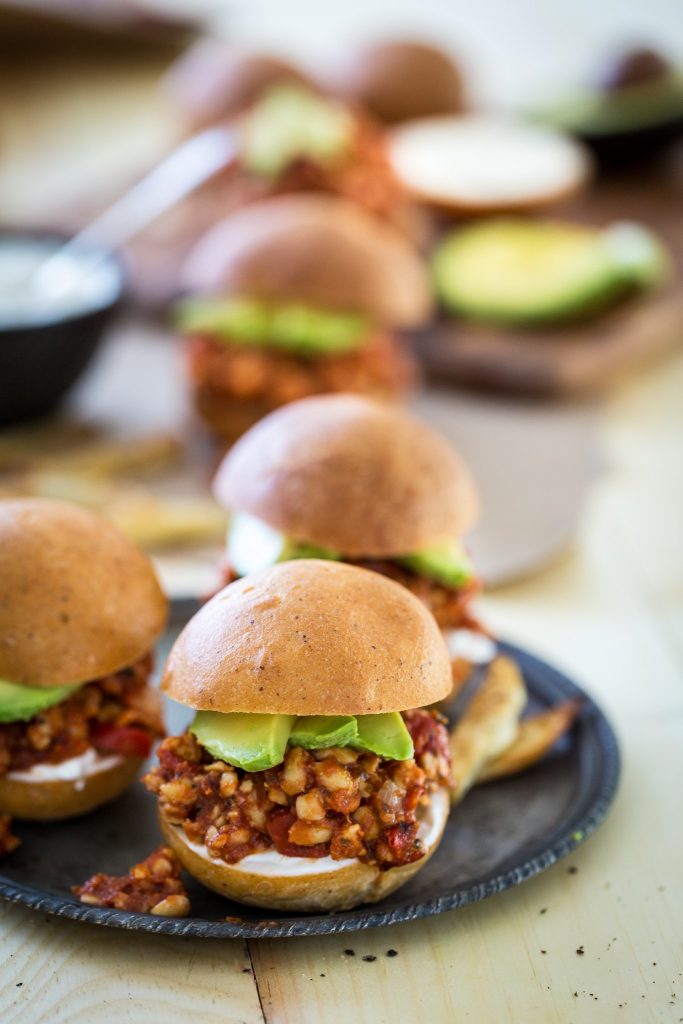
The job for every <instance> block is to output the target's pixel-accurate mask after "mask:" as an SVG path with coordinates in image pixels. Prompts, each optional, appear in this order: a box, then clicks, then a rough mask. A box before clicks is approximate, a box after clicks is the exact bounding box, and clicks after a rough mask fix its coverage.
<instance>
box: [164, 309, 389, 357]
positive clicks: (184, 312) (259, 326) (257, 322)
mask: <svg viewBox="0 0 683 1024" xmlns="http://www.w3.org/2000/svg"><path fill="white" fill-rule="evenodd" d="M175 319H176V322H177V324H178V327H179V329H180V330H181V331H184V332H186V333H190V334H191V333H206V334H211V335H213V336H214V337H216V338H217V339H218V340H219V341H220V340H225V341H226V342H230V344H234V345H244V346H253V347H256V348H271V349H279V350H281V351H283V352H289V353H291V354H292V355H298V356H301V357H309V358H310V357H315V356H324V355H337V354H339V353H343V352H351V351H354V350H355V349H357V348H360V347H361V345H363V344H364V342H365V339H366V338H367V336H368V330H369V321H368V320H367V318H366V317H363V316H361V315H359V314H356V313H338V312H330V311H327V310H321V309H314V308H312V307H310V306H303V305H297V304H292V303H290V304H286V305H282V306H274V307H269V306H266V305H264V304H263V303H261V302H258V301H257V300H255V299H248V298H226V297H224V298H213V297H211V296H202V297H199V298H191V299H186V300H185V301H184V302H181V303H180V304H179V306H178V308H177V311H176V318H175Z"/></svg>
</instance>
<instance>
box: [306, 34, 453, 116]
mask: <svg viewBox="0 0 683 1024" xmlns="http://www.w3.org/2000/svg"><path fill="white" fill-rule="evenodd" d="M326 82H327V84H328V86H330V87H331V88H332V91H333V92H336V93H337V94H339V95H340V96H343V97H344V98H345V99H346V100H348V101H350V102H352V103H356V104H358V105H359V106H361V107H364V108H365V109H366V110H368V111H370V113H371V114H374V116H375V117H376V118H378V119H379V120H380V121H384V122H385V123H387V124H396V123H397V122H400V121H409V120H411V119H412V118H418V117H429V116H430V115H432V114H457V113H459V112H460V111H461V110H462V109H463V107H464V87H463V80H462V75H461V74H460V70H459V68H458V67H457V65H456V64H455V62H454V61H453V60H452V59H451V57H450V56H449V55H448V54H447V53H445V52H444V51H443V50H440V49H438V47H436V46H432V45H430V44H429V43H423V42H408V41H387V42H381V43H374V44H372V45H370V46H365V47H363V48H362V49H360V50H356V51H355V52H354V53H352V54H350V56H348V57H347V58H346V59H345V60H342V62H341V63H340V64H339V65H338V66H337V67H336V68H335V69H333V71H332V73H331V75H330V76H329V77H328V78H327V79H326Z"/></svg>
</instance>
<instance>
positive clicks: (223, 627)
mask: <svg viewBox="0 0 683 1024" xmlns="http://www.w3.org/2000/svg"><path fill="white" fill-rule="evenodd" d="M162 688H163V690H164V691H165V693H166V694H167V696H169V697H170V698H172V699H173V700H175V701H178V703H180V704H182V705H184V706H185V707H188V708H192V709H194V710H195V712H196V714H195V717H194V719H193V720H192V723H191V724H190V726H189V729H188V730H187V732H185V733H183V734H182V735H180V736H173V737H169V738H168V739H166V740H164V741H163V743H161V744H160V746H159V748H158V757H159V765H158V767H155V768H154V769H153V770H152V771H151V772H150V773H149V774H148V775H147V776H146V777H145V780H144V781H145V784H146V786H147V788H148V789H149V790H151V791H152V792H153V793H156V794H157V795H158V800H159V815H160V822H161V828H162V831H163V833H164V836H165V838H166V841H167V842H168V843H169V845H170V846H171V847H173V849H174V850H175V852H176V854H177V856H178V857H179V859H180V860H181V862H182V864H183V865H184V867H185V868H186V869H187V871H189V872H190V874H192V875H194V876H195V877H196V878H197V879H199V881H201V882H203V883H204V885H206V886H208V887H209V888H210V889H213V890H215V891H216V892H218V893H221V894H222V895H224V896H228V897H230V898H231V899H235V900H238V901H241V902H243V903H249V904H253V905H255V906H262V907H269V908H274V909H278V910H305V911H316V910H317V911H319V910H340V909H346V908H349V907H353V906H356V905H357V904H360V903H366V902H373V901H375V900H378V899H381V898H382V897H384V896H386V895H388V894H389V893H390V892H393V891H394V890H395V889H397V888H398V887H399V886H401V885H404V884H405V883H406V882H407V881H408V880H409V879H410V878H411V877H412V876H413V875H414V874H415V872H416V871H418V870H419V869H420V868H421V867H422V866H423V865H424V864H425V863H426V862H427V860H428V859H429V857H430V856H431V855H432V854H433V852H434V850H435V849H436V847H437V845H438V843H439V840H440V838H441V835H442V832H443V829H444V827H445V824H446V819H447V816H448V806H449V796H448V784H449V781H450V760H449V750H448V734H447V731H446V728H445V726H444V725H443V724H442V720H441V719H440V717H439V716H438V715H436V714H434V713H432V712H429V711H426V710H423V705H428V704H432V703H434V702H435V701H438V700H440V699H441V698H443V697H445V696H446V695H447V693H448V692H449V690H450V688H451V672H450V662H449V656H448V651H447V649H446V646H445V644H444V642H443V639H442V637H441V634H440V633H439V630H438V628H437V626H436V623H435V622H434V619H433V618H432V616H431V615H430V614H429V613H428V612H427V610H426V609H425V608H424V606H423V605H422V604H421V603H420V601H418V600H417V599H416V598H415V597H413V595H412V594H410V593H409V592H408V591H407V590H406V589H405V588H403V587H400V586H398V585H397V584H396V583H394V582H393V581H391V580H389V579H386V578H384V577H382V576H381V575H379V574H377V573H372V572H367V571H365V570H363V569H359V568H357V567H355V566H349V565H344V564H343V563H337V562H331V561H319V560H302V561H294V562H287V563H284V564H282V565H277V566H273V567H272V568H270V569H266V570H265V571H262V572H259V573H256V574H254V575H253V576H250V577H248V578H247V579H244V580H238V581H236V582H234V583H232V584H231V585H230V586H228V587H226V588H225V589H224V590H222V591H220V592H219V593H218V594H217V595H216V596H215V597H214V598H212V600H211V601H209V602H208V603H207V604H205V605H204V606H203V608H202V609H201V610H200V611H199V612H198V613H197V614H196V615H195V616H194V618H193V619H191V620H190V622H189V623H188V625H187V626H186V627H185V629H184V630H183V632H182V633H181V634H180V637H179V638H178V640H177V641H176V643H175V645H174V647H173V649H172V651H171V654H170V656H169V659H168V663H167V666H166V670H165V674H164V678H163V682H162Z"/></svg>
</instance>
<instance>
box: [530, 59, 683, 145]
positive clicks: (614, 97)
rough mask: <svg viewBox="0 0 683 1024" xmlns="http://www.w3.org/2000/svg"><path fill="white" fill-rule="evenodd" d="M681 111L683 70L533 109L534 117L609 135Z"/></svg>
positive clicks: (666, 118) (675, 115) (585, 132)
mask: <svg viewBox="0 0 683 1024" xmlns="http://www.w3.org/2000/svg"><path fill="white" fill-rule="evenodd" d="M681 114H683V74H681V73H680V72H673V73H671V74H669V75H666V76H664V77H663V78H661V79H657V81H652V82H641V83H639V84H634V85H629V86H624V87H622V88H620V89H613V90H610V91H603V90H600V89H595V90H586V91H585V92H583V93H577V94H576V95H574V96H570V97H569V98H568V99H566V100H564V101H562V102H558V103H556V104H554V105H553V106H550V107H546V108H545V109H543V110H540V111H538V112H537V117H538V118H539V119H540V120H543V121H545V122H546V123H548V124H553V125H554V126H555V127H557V128H562V129H563V130H564V131H570V132H576V133H577V134H579V135H586V136H591V135H610V134H617V133H619V132H625V131H636V130H637V129H638V128H647V127H650V126H651V125H657V124H661V123H664V122H666V121H669V120H673V119H674V118H678V117H680V116H681Z"/></svg>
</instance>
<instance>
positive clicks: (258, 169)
mask: <svg viewBox="0 0 683 1024" xmlns="http://www.w3.org/2000/svg"><path fill="white" fill-rule="evenodd" d="M352 131H353V122H352V119H351V117H350V116H349V114H348V112H347V111H346V110H345V109H344V107H342V106H341V105H340V104H338V103H334V102H330V101H329V100H326V99H323V98H322V97H321V96H316V95H315V94H314V93H312V92H309V91H308V90H306V89H303V88H301V87H300V86H294V85H286V86H278V87H276V88H274V89H271V90H270V91H269V92H267V93H266V95H265V96H264V97H263V98H262V99H261V100H260V101H259V102H258V103H257V104H256V105H255V106H254V107H253V108H252V110H251V112H250V114H249V115H248V116H247V117H246V119H245V121H244V124H243V136H242V162H243V164H244V166H245V167H246V168H247V169H248V170H250V171H251V172H252V173H253V174H257V175H259V176H260V177H263V178H270V179H273V178H276V177H277V176H278V175H279V174H280V173H281V172H282V171H283V170H285V168H286V167H287V166H288V165H289V164H291V163H292V162H293V161H294V160H296V159H300V158H302V157H306V158H308V159H310V160H312V161H314V162H315V163H319V164H329V163H335V162H336V161H338V160H340V159H343V157H344V156H345V155H346V153H347V151H348V148H349V143H350V139H351V133H352Z"/></svg>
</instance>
